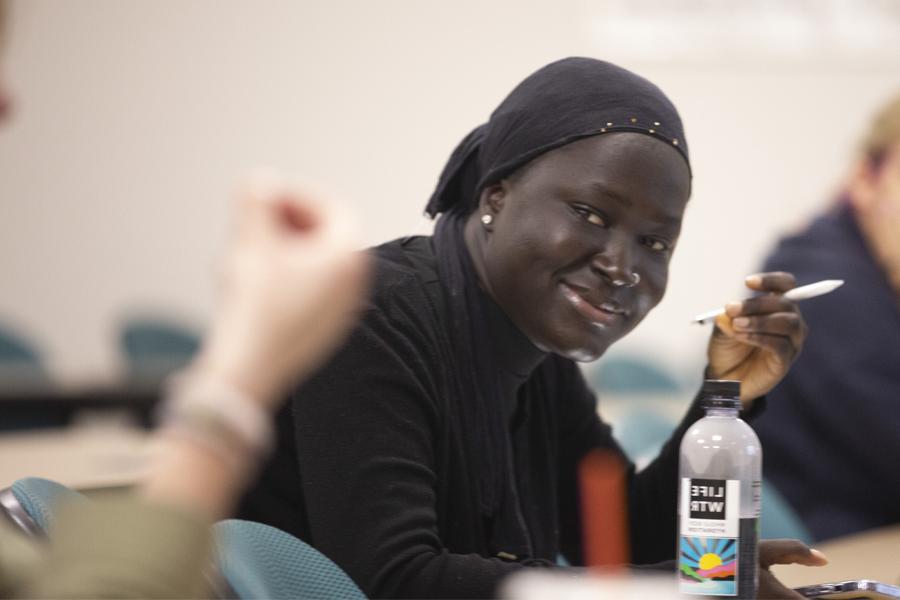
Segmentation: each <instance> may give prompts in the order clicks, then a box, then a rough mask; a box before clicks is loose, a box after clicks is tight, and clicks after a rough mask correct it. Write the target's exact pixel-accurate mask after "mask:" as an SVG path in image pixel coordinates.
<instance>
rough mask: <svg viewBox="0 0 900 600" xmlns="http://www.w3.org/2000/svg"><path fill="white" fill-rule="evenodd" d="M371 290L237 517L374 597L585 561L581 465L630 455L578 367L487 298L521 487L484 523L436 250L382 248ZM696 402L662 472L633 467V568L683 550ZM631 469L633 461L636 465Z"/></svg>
mask: <svg viewBox="0 0 900 600" xmlns="http://www.w3.org/2000/svg"><path fill="white" fill-rule="evenodd" d="M374 255H375V257H376V276H375V289H374V292H373V295H372V298H371V300H370V304H369V306H368V308H367V310H366V311H365V315H364V317H363V319H362V321H361V323H360V324H359V325H358V326H357V327H356V329H355V330H354V332H353V333H352V335H351V337H350V339H349V340H348V341H347V342H346V343H345V344H344V346H343V348H342V349H341V350H340V351H339V352H338V354H337V355H336V356H335V357H334V358H333V359H332V360H331V361H330V362H329V363H328V364H327V365H326V366H325V368H324V369H323V370H322V371H321V372H320V373H319V374H317V375H316V376H315V377H314V378H313V379H312V380H310V381H309V382H307V383H306V384H304V385H303V386H302V387H301V389H299V390H298V391H297V392H296V394H295V396H294V397H293V401H292V402H291V405H290V407H289V409H286V410H284V411H282V413H281V415H280V417H279V420H278V429H279V439H278V447H277V450H276V453H275V455H274V456H273V458H272V460H271V461H270V463H269V465H268V466H267V467H266V469H265V471H264V473H263V475H262V477H261V479H260V482H259V483H258V485H257V486H256V487H255V488H254V489H253V490H252V492H251V493H250V494H249V495H248V496H247V497H246V498H245V500H244V502H243V506H242V511H241V513H240V516H241V517H243V518H248V519H253V520H258V521H263V522H266V523H269V524H271V525H274V526H276V527H279V528H281V529H283V530H285V531H288V532H290V533H292V534H294V535H296V536H298V537H300V538H301V539H304V540H306V541H307V542H308V543H310V544H311V545H313V546H314V547H316V548H317V549H319V550H320V551H321V552H323V553H324V554H325V555H326V556H328V557H330V558H331V559H332V560H334V561H335V562H336V563H337V564H338V565H339V566H340V567H341V568H343V569H344V570H345V571H346V572H347V573H348V574H349V575H350V576H351V577H352V578H353V579H354V580H355V581H356V582H357V584H359V586H360V587H361V588H362V589H363V591H364V592H365V593H366V594H367V595H369V596H370V597H415V598H434V597H445V598H485V597H491V596H493V595H495V594H496V591H497V585H498V583H499V582H500V581H501V579H502V578H503V577H504V576H505V575H507V574H509V573H511V572H514V571H516V570H518V569H521V568H524V567H527V566H552V565H554V563H555V559H556V558H557V556H558V555H559V554H562V555H563V556H565V557H566V559H567V560H568V561H569V562H570V563H571V564H572V565H576V566H577V565H581V564H583V563H582V557H581V520H580V507H579V493H578V488H577V479H576V473H577V466H578V463H579V461H580V459H581V458H582V457H583V456H584V455H585V454H586V453H587V452H588V451H590V450H592V449H594V448H605V449H608V450H610V451H611V452H613V453H615V454H617V455H619V456H621V457H622V458H623V460H624V461H626V462H627V459H626V458H625V457H624V454H623V453H622V451H621V450H620V448H619V446H618V444H617V443H616V441H615V439H614V438H613V437H612V432H611V429H610V427H609V426H608V425H607V424H605V423H604V422H603V421H601V420H600V418H599V417H598V414H597V405H596V399H595V397H594V395H593V394H592V393H591V391H590V390H589V389H588V387H587V385H586V383H585V381H584V379H583V378H582V376H581V372H580V370H579V369H578V367H577V365H576V364H575V363H573V362H572V361H570V360H567V359H563V358H561V357H559V356H556V355H546V354H543V353H540V352H539V351H537V350H536V349H535V348H534V347H533V346H532V345H531V343H530V342H529V341H528V340H527V339H526V338H525V337H524V336H523V335H522V334H521V332H519V331H518V329H516V328H515V326H514V325H513V324H512V323H511V322H510V321H508V319H507V318H506V317H505V315H504V314H503V313H502V312H501V311H500V309H499V308H498V307H496V305H494V304H493V303H492V302H491V301H490V300H489V299H488V298H487V297H486V296H485V297H484V301H485V302H487V303H488V306H487V311H488V314H489V316H490V323H491V326H490V330H489V331H486V332H485V336H484V343H485V344H492V346H493V347H494V349H495V351H496V352H498V353H499V355H500V360H499V361H498V364H499V365H500V366H501V367H502V372H501V373H498V377H499V378H500V380H501V381H502V388H503V390H504V391H505V392H506V398H507V401H508V407H507V413H506V414H507V415H508V422H509V441H510V447H511V449H512V453H511V454H512V463H513V464H512V465H511V469H510V470H511V472H512V477H511V481H510V482H509V485H508V486H507V491H506V492H505V493H506V498H505V499H504V506H505V507H506V508H505V510H503V511H501V513H500V514H498V515H497V516H495V517H493V518H485V517H484V516H483V515H482V514H481V512H480V510H479V505H478V499H477V494H476V493H475V489H476V488H475V486H476V485H477V479H478V478H477V470H476V469H475V466H476V465H477V461H478V459H479V457H478V456H473V452H472V450H471V449H470V448H467V447H466V444H465V439H466V437H465V436H464V435H462V433H463V432H462V430H461V425H460V423H459V422H458V417H457V416H455V415H456V414H457V413H456V412H455V411H453V410H452V407H451V406H449V405H448V403H449V402H450V401H449V400H448V399H447V394H446V393H444V390H445V383H444V382H445V378H444V372H445V370H446V369H452V368H454V365H452V364H445V361H444V360H442V358H441V357H442V356H445V355H446V354H445V352H444V351H445V350H446V348H442V347H441V344H445V343H446V339H447V336H446V335H444V333H443V332H446V328H447V327H448V326H449V325H448V318H447V316H446V314H445V313H444V311H443V310H442V309H441V306H439V305H441V304H442V302H441V299H440V295H441V294H442V293H443V291H442V288H441V283H440V281H439V279H438V276H437V272H436V269H435V259H434V254H433V250H432V247H431V240H430V238H426V237H414V238H405V239H403V240H397V241H394V242H390V243H387V244H385V245H383V246H380V247H379V248H376V249H375V250H374ZM700 416H701V415H700V410H699V409H698V408H697V403H696V402H695V403H694V405H693V406H692V408H691V409H690V411H689V412H688V414H687V415H686V417H685V419H684V421H683V422H682V425H681V427H680V428H679V429H678V430H677V431H675V433H674V434H673V436H672V439H671V440H670V441H669V442H668V443H667V444H666V445H665V446H664V448H663V450H662V451H661V453H660V455H659V457H658V458H657V460H656V461H654V462H653V463H652V464H651V465H650V466H648V467H647V468H645V469H644V470H642V471H641V472H640V473H635V471H634V468H633V467H631V466H629V486H628V493H629V498H628V506H629V510H630V531H631V548H632V561H633V562H634V563H636V564H642V563H654V562H659V561H662V560H667V559H671V558H673V556H674V550H675V513H676V498H677V468H678V442H679V440H680V439H681V437H682V435H683V433H684V431H685V429H686V428H687V426H688V425H689V424H690V423H693V422H694V421H695V420H696V419H698V418H699V417H700ZM627 464H629V465H630V463H627Z"/></svg>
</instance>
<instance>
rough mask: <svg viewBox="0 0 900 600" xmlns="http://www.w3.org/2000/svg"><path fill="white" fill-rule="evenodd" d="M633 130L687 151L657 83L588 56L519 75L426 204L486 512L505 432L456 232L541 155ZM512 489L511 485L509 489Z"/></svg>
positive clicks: (493, 496)
mask: <svg viewBox="0 0 900 600" xmlns="http://www.w3.org/2000/svg"><path fill="white" fill-rule="evenodd" d="M620 131H630V132H636V133H641V134H645V135H649V136H652V137H655V138H657V139H659V140H661V141H662V142H664V143H666V144H668V145H671V146H672V147H673V148H674V149H675V150H677V151H678V152H679V153H680V154H681V156H682V157H684V160H685V162H687V163H688V168H690V162H689V160H688V149H687V142H686V141H685V139H684V132H683V130H682V126H681V119H680V118H679V116H678V112H677V111H676V110H675V107H674V106H673V105H672V103H671V102H670V101H669V99H668V98H667V97H666V96H665V94H663V92H662V91H661V90H660V89H659V88H658V87H656V86H655V85H653V84H652V83H650V82H649V81H647V80H646V79H644V78H642V77H640V76H638V75H635V74H634V73H631V72H630V71H627V70H625V69H622V68H621V67H617V66H615V65H612V64H610V63H607V62H603V61H600V60H595V59H591V58H566V59H563V60H560V61H557V62H554V63H551V64H549V65H547V66H545V67H543V68H541V69H539V70H538V71H536V72H535V73H533V74H532V75H530V76H529V77H528V78H526V79H525V80H524V81H522V83H520V84H519V85H518V86H516V88H515V89H514V90H513V91H512V92H511V93H510V94H509V95H508V96H507V97H506V99H505V100H503V102H502V103H501V104H500V106H498V107H497V109H496V110H495V111H494V112H493V113H492V114H491V118H490V120H489V121H488V122H487V123H485V124H483V125H481V126H479V127H477V128H475V129H474V130H473V131H472V132H471V133H470V134H469V135H467V136H466V137H465V139H463V141H462V142H460V144H459V146H457V147H456V149H455V150H454V151H453V154H452V155H451V156H450V160H449V161H448V162H447V165H446V166H445V167H444V170H443V172H442V173H441V176H440V179H439V181H438V185H437V188H436V189H435V191H434V193H433V194H432V196H431V199H430V200H429V202H428V206H427V208H426V213H427V214H428V215H430V216H431V217H436V216H438V215H439V214H440V215H441V218H440V219H439V221H438V223H437V225H436V228H435V236H434V240H435V249H436V253H437V263H438V272H439V274H440V276H441V281H442V282H443V285H444V287H445V289H446V290H447V292H448V294H449V297H450V302H449V310H450V312H451V315H452V325H453V329H452V331H451V332H450V338H451V344H452V346H453V355H452V357H450V360H453V361H454V362H455V363H456V364H455V365H452V366H450V368H449V369H448V374H449V379H450V380H449V381H448V385H449V387H450V388H451V394H452V395H453V397H454V398H453V401H454V403H455V405H456V406H457V408H458V413H459V415H460V419H461V421H462V423H463V425H464V427H465V429H466V432H465V434H466V436H467V439H468V448H469V451H470V452H471V453H472V456H470V463H471V464H472V465H473V468H475V469H477V471H478V473H479V482H478V489H479V502H480V506H481V510H482V512H483V513H484V514H485V515H486V516H492V515H495V514H496V513H497V511H498V509H499V508H501V505H502V502H503V500H504V498H509V497H510V494H509V493H505V491H506V486H508V485H510V482H511V475H510V470H511V463H510V451H509V443H508V434H507V431H506V426H505V423H504V416H503V415H504V412H503V408H502V399H501V398H500V397H499V396H500V392H499V388H498V384H497V365H496V362H495V360H494V357H493V356H492V353H491V349H490V347H489V346H488V345H485V344H484V343H480V342H479V340H481V339H482V336H483V332H484V331H486V330H487V327H486V321H485V314H484V307H483V300H482V299H481V298H479V294H480V293H481V292H480V291H479V283H478V280H477V276H476V275H475V270H474V266H473V265H472V261H471V257H470V256H469V253H468V250H467V248H466V244H465V241H464V239H463V228H464V226H465V223H466V220H467V219H468V216H469V215H470V214H471V212H472V211H473V210H475V209H476V208H477V206H478V196H479V194H480V192H481V190H482V189H484V188H485V187H486V186H488V185H490V184H492V183H496V182H498V181H500V180H502V179H503V178H505V177H507V176H509V175H510V174H512V173H513V172H514V171H516V170H517V169H519V168H520V167H522V166H523V165H525V164H527V163H528V162H530V161H531V160H533V159H535V158H537V157H538V156H540V155H541V154H544V153H545V152H548V151H550V150H553V149H555V148H559V147H560V146H564V145H566V144H569V143H571V142H574V141H576V140H579V139H582V138H586V137H590V136H594V135H602V134H604V133H609V132H620ZM513 495H514V494H513Z"/></svg>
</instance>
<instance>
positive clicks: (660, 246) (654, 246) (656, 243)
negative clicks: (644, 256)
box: [645, 238, 669, 252]
mask: <svg viewBox="0 0 900 600" xmlns="http://www.w3.org/2000/svg"><path fill="white" fill-rule="evenodd" d="M645 244H646V245H647V247H648V248H650V249H651V250H653V251H654V252H665V251H666V250H668V249H669V245H668V244H667V243H666V242H664V241H662V240H658V239H654V238H648V239H647V241H646V242H645Z"/></svg>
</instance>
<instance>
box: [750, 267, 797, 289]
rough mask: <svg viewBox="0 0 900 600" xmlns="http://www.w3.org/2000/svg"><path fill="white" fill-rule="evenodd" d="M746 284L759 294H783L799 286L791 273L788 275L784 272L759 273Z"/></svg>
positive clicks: (752, 276) (751, 276)
mask: <svg viewBox="0 0 900 600" xmlns="http://www.w3.org/2000/svg"><path fill="white" fill-rule="evenodd" d="M744 282H745V283H746V284H747V287H748V288H750V289H751V290H756V291H758V292H774V293H777V294H783V293H784V292H786V291H788V290H790V289H793V288H794V287H795V286H796V285H797V282H796V280H795V279H794V276H793V275H792V274H791V273H786V272H784V271H770V272H768V273H757V274H755V275H750V276H749V277H747V278H746V279H745V280H744Z"/></svg>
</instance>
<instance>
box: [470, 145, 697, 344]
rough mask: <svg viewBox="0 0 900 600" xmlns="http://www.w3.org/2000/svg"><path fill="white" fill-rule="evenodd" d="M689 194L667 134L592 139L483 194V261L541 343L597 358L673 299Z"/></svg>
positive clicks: (511, 311)
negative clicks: (669, 287) (669, 290)
mask: <svg viewBox="0 0 900 600" xmlns="http://www.w3.org/2000/svg"><path fill="white" fill-rule="evenodd" d="M689 195H690V174H689V171H688V168H687V165H686V163H685V161H684V159H683V158H682V157H681V155H680V154H679V153H678V152H677V151H676V150H675V149H674V148H672V147H669V146H667V145H666V144H665V143H664V142H662V141H661V140H657V139H655V138H651V137H650V136H647V135H643V134H637V133H610V134H605V135H599V136H594V137H590V138H586V139H584V140H580V141H578V142H574V143H572V144H569V145H566V146H563V147H562V148H559V149H557V150H553V151H551V152H548V153H547V154H544V155H542V156H541V157H539V158H538V159H536V160H535V161H534V162H532V163H530V164H529V165H528V166H526V167H524V168H523V169H522V170H521V171H520V172H518V173H516V174H515V175H513V176H512V177H511V178H510V179H507V180H504V181H503V182H501V183H499V184H496V185H494V186H491V187H489V188H487V189H485V190H484V191H483V192H482V195H481V199H480V200H481V203H480V207H479V211H478V213H477V214H474V215H473V216H472V220H473V224H474V225H475V226H476V227H474V229H475V230H476V231H477V230H478V228H483V233H481V234H476V235H481V236H482V237H481V238H480V240H479V241H478V242H477V243H476V245H475V248H476V249H475V250H474V251H473V259H474V260H475V263H476V267H477V269H478V272H479V275H480V277H481V278H482V282H483V284H484V285H485V287H486V288H487V290H488V293H490V294H491V296H492V297H493V298H494V300H495V301H496V302H497V303H498V304H499V305H500V307H501V308H503V310H504V311H505V312H506V313H507V315H509V317H510V318H511V319H512V320H513V322H514V323H515V324H516V325H517V326H518V327H519V329H521V330H522V331H523V332H524V333H525V335H526V336H527V337H528V338H529V339H530V340H531V341H532V342H533V343H534V344H535V345H536V346H538V347H539V348H541V349H542V350H545V351H549V352H555V353H557V354H560V355H562V356H566V357H568V358H572V359H575V360H580V361H590V360H594V359H596V358H598V357H599V356H600V355H602V354H603V352H605V351H606V349H607V348H608V347H609V345H610V344H612V343H613V342H615V341H616V340H618V339H619V338H621V337H622V336H624V335H625V334H626V333H628V332H629V331H631V330H632V329H633V328H634V327H635V326H636V325H637V324H638V323H640V321H641V320H642V319H643V318H644V316H646V314H647V313H648V312H649V311H650V309H651V308H653V307H654V306H656V305H657V304H658V303H659V301H660V300H661V299H662V297H663V294H664V293H665V290H666V283H667V280H668V275H669V261H670V260H671V258H672V252H673V250H674V249H675V243H676V242H677V241H678V234H679V232H680V231H681V220H682V217H683V215H684V209H685V205H686V204H687V201H688V196H689ZM484 214H491V215H492V216H493V220H492V221H491V223H490V224H489V225H487V226H486V227H484V226H482V224H481V220H480V219H481V217H482V216H483V215H484ZM470 247H471V245H470ZM635 279H639V280H638V282H637V283H633V282H634V281H635Z"/></svg>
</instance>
